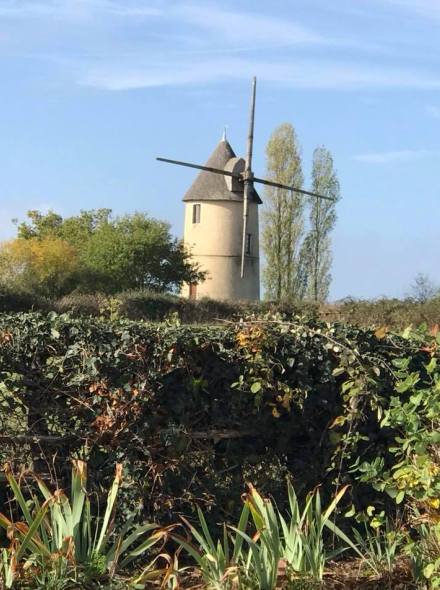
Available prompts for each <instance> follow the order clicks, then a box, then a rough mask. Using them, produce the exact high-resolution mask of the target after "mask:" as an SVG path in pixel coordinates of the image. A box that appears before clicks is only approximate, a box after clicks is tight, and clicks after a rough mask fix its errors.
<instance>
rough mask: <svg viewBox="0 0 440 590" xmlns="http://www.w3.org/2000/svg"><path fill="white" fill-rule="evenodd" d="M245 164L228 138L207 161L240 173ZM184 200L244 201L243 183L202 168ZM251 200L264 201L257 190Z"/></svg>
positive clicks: (221, 142)
mask: <svg viewBox="0 0 440 590" xmlns="http://www.w3.org/2000/svg"><path fill="white" fill-rule="evenodd" d="M244 164H245V162H244V160H243V158H238V157H237V156H236V155H235V152H234V150H233V149H232V147H231V144H230V143H229V141H228V140H227V139H222V140H221V141H220V142H219V144H218V145H217V147H216V148H215V150H214V151H213V152H212V154H211V156H210V158H209V159H208V161H207V162H206V166H209V167H210V168H218V169H220V170H226V171H228V172H237V173H238V174H239V173H241V172H243V170H244ZM183 201H198V202H199V201H243V185H242V184H240V183H239V182H238V181H236V180H235V179H233V178H231V177H230V176H229V177H228V176H222V175H221V174H215V173H213V172H207V171H206V170H202V171H201V172H199V174H198V175H197V178H196V179H195V180H194V182H193V183H192V185H191V186H190V188H189V189H188V191H187V192H186V194H185V196H184V197H183ZM251 201H253V202H254V203H258V204H260V203H261V202H262V201H261V199H260V197H259V196H258V193H257V192H256V191H255V190H254V191H253V192H252V195H251Z"/></svg>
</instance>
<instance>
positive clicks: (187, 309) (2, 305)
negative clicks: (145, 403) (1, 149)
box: [0, 287, 440, 329]
mask: <svg viewBox="0 0 440 590" xmlns="http://www.w3.org/2000/svg"><path fill="white" fill-rule="evenodd" d="M0 311H4V312H7V311H45V312H47V311H56V312H57V313H67V312H69V313H71V314H73V315H77V316H93V317H107V318H115V317H120V318H127V319H132V320H147V321H153V322H164V321H170V320H171V321H175V320H179V321H180V322H182V323H184V324H200V323H205V324H213V323H218V322H222V321H224V320H229V321H237V320H239V319H240V318H242V317H249V316H251V315H253V316H255V317H262V316H265V317H271V316H274V315H281V316H283V317H284V318H287V319H292V318H295V317H298V316H301V317H304V318H308V319H317V318H320V319H321V320H323V321H329V322H343V323H349V324H352V325H357V326H362V327H372V326H375V327H380V326H387V327H391V328H394V329H403V328H405V327H406V326H409V325H412V326H419V325H420V324H426V325H427V326H434V325H436V324H440V299H438V298H437V299H432V300H430V301H426V302H424V303H420V302H416V301H413V300H410V299H406V300H400V299H386V298H382V299H377V300H370V301H368V300H365V301H364V300H355V299H345V300H342V301H340V302H337V303H333V304H322V305H317V304H315V303H313V302H305V301H298V302H294V301H293V302H289V301H286V302H272V301H260V302H227V301H215V300H213V299H208V298H205V299H201V300H199V301H191V300H189V299H186V298H182V297H179V296H177V295H173V294H169V293H154V292H150V291H142V290H138V291H125V292H123V293H119V294H117V295H115V296H113V297H108V296H106V295H104V294H102V293H76V292H74V293H71V294H70V295H67V296H65V297H63V298H61V299H59V300H48V299H44V298H41V297H37V296H35V295H33V294H32V293H25V292H17V293H15V292H12V291H10V290H8V289H5V288H4V287H0Z"/></svg>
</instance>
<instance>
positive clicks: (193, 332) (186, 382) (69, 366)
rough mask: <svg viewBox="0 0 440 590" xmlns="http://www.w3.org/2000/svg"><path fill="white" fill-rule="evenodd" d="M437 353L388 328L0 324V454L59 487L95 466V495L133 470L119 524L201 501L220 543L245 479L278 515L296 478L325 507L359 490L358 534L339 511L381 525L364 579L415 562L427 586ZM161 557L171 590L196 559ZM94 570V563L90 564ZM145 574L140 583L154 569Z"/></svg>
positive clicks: (46, 320) (434, 498) (433, 334)
mask: <svg viewBox="0 0 440 590" xmlns="http://www.w3.org/2000/svg"><path fill="white" fill-rule="evenodd" d="M114 315H117V314H114ZM439 351H440V337H439V335H438V330H436V329H433V330H426V329H423V328H421V329H418V330H411V329H407V330H405V331H404V332H402V333H395V332H393V331H392V330H389V329H384V328H380V329H374V330H366V329H361V328H359V327H355V326H349V325H341V324H326V323H322V322H317V321H316V320H305V319H301V320H300V319H296V320H295V321H292V322H289V321H282V320H279V319H275V318H272V320H267V319H257V318H253V319H251V320H249V321H243V322H241V323H239V324H237V325H235V324H227V325H226V326H192V327H189V326H184V325H178V323H176V322H172V321H170V322H169V323H168V324H164V325H154V324H146V323H144V322H132V321H128V320H124V319H121V318H120V317H119V318H118V317H115V318H114V319H113V320H112V321H109V320H106V319H104V318H102V317H101V318H96V319H93V318H84V317H71V316H69V315H67V314H62V315H57V314H54V313H51V314H49V315H44V314H38V313H23V314H20V313H17V314H0V404H1V405H0V421H1V431H2V433H1V435H0V436H1V441H2V446H1V450H0V453H1V455H2V459H3V460H8V461H10V462H11V464H12V465H13V466H15V467H14V469H16V468H17V467H18V466H19V465H22V464H23V463H28V464H29V465H31V464H33V466H34V470H35V471H38V472H39V473H40V474H41V475H42V476H43V477H44V478H53V477H54V473H56V476H57V478H58V479H59V482H60V486H61V485H62V484H63V482H66V481H67V480H68V473H67V470H66V465H67V464H68V462H67V460H68V459H69V457H72V456H74V457H78V458H81V459H82V460H87V463H88V465H89V467H90V478H89V489H90V490H91V491H92V492H93V493H97V494H98V496H99V495H100V494H101V493H102V492H101V490H102V488H103V486H104V487H107V488H109V487H110V486H111V484H112V481H113V478H114V476H113V467H112V466H113V465H114V464H116V463H123V464H124V471H125V478H124V481H123V482H122V483H121V485H120V486H119V488H118V502H119V506H118V508H119V509H118V513H117V515H116V521H115V526H116V527H119V526H123V525H124V523H125V522H126V521H127V520H129V519H130V518H132V517H133V515H134V514H136V515H137V518H138V520H139V521H140V522H145V521H149V520H154V521H155V522H160V524H161V526H166V525H168V524H171V523H173V524H174V523H175V522H176V518H175V515H176V513H180V514H183V515H185V516H186V517H187V519H188V522H191V523H192V526H195V525H194V523H193V521H192V515H193V514H194V513H195V512H196V510H197V506H199V507H200V509H201V510H202V512H203V517H204V520H205V524H206V527H207V528H206V530H209V532H210V534H211V537H212V539H216V538H220V537H221V538H222V539H223V540H224V537H223V536H222V535H223V533H221V535H220V537H218V534H217V531H218V529H217V527H218V526H219V524H218V523H223V522H226V523H236V522H237V521H238V519H239V515H240V513H241V510H242V502H241V501H240V493H241V491H242V490H243V488H244V485H245V483H247V482H252V483H253V484H254V485H255V486H256V487H257V489H258V493H259V494H260V496H261V498H263V497H266V498H271V501H272V502H273V506H275V503H276V506H277V507H278V509H279V514H281V515H283V516H284V515H286V510H287V509H288V507H289V497H288V496H286V494H285V481H286V479H291V478H293V480H294V482H295V489H296V492H297V494H298V502H299V503H300V505H304V504H303V502H304V501H306V500H305V492H306V490H309V489H314V488H315V486H317V485H320V486H321V487H320V495H321V497H322V498H323V503H324V505H329V504H330V500H329V498H331V497H332V496H333V495H334V493H335V490H336V489H341V488H344V487H345V486H347V485H349V486H350V487H349V488H348V490H347V492H346V493H345V495H344V496H343V497H342V498H341V499H340V504H339V505H340V509H341V511H340V513H339V514H338V515H336V512H335V517H337V518H338V521H337V526H338V527H339V529H340V530H341V531H342V530H343V531H347V530H351V527H352V525H353V523H352V522H349V523H346V522H344V520H342V521H341V520H340V517H341V514H343V513H347V508H348V505H352V506H353V508H352V509H351V510H350V513H351V514H352V515H353V516H355V517H356V518H357V519H358V520H361V519H360V515H362V514H364V513H366V514H367V516H368V519H367V523H368V526H369V527H372V528H374V530H377V531H378V532H377V538H376V537H375V536H374V537H372V538H369V537H368V535H367V536H366V535H363V533H362V529H360V531H361V535H362V538H363V539H366V541H367V543H368V544H369V547H367V548H365V547H364V548H363V549H362V548H361V546H360V545H361V541H360V538H358V542H359V547H358V549H359V550H360V551H361V553H363V560H362V563H366V561H368V559H369V560H370V567H369V568H367V569H368V571H370V572H373V573H374V575H375V576H376V577H377V576H379V575H380V576H382V577H381V579H382V578H383V579H385V578H384V576H385V575H387V576H388V578H389V577H390V576H391V577H395V576H396V571H397V570H398V571H399V572H401V573H402V576H404V575H405V576H407V575H408V576H409V575H411V574H410V572H411V567H410V564H411V563H412V564H413V571H414V576H416V577H417V578H418V579H419V580H420V584H425V585H426V587H435V585H434V584H436V583H437V581H436V580H437V578H438V577H439V575H438V555H437V554H436V551H437V550H438V531H437V528H436V527H438V521H439V518H440V517H439V514H440V505H439V502H440V498H439V478H440V475H439V467H440V464H439V438H438V431H439V429H440V425H439V422H438V416H439V415H440V414H439V409H440V408H439V403H440V402H439V395H440V369H439V365H438V359H439ZM48 487H49V488H50V487H51V486H48ZM0 492H1V489H0ZM49 497H50V494H49V495H48V498H47V499H48V500H49ZM45 501H46V500H45ZM50 502H51V501H49V505H50ZM314 502H316V496H315V499H314ZM40 504H41V506H43V504H44V502H40ZM313 506H315V507H316V504H313ZM274 510H275V509H274ZM2 512H3V513H5V510H4V509H3V510H2ZM316 512H317V510H315V513H316ZM276 514H277V513H276ZM395 515H398V516H399V518H400V519H401V520H404V525H403V532H404V535H403V537H404V538H403V540H402V543H403V546H404V550H403V549H401V548H400V545H399V547H397V546H395V545H393V543H394V541H393V539H394V540H395V537H394V536H393V535H394V530H393V529H391V533H392V534H390V535H388V534H387V533H386V529H385V527H386V525H385V523H386V522H387V520H388V521H389V522H394V518H395ZM409 515H412V516H411V518H409ZM46 517H47V514H46V515H44V518H46ZM284 518H286V516H284ZM9 520H11V519H10V518H9ZM11 522H12V520H11ZM286 522H287V521H286ZM311 522H315V516H313V517H311ZM203 526H205V525H203ZM313 526H314V525H312V524H310V526H308V527H307V528H308V530H309V531H311V530H313ZM226 530H227V531H228V530H229V533H230V534H232V532H231V529H226ZM368 530H369V529H368ZM399 530H400V529H399ZM382 531H383V532H382ZM243 532H244V533H245V534H249V532H250V530H249V528H248V530H247V531H243ZM236 534H237V533H236V532H234V536H235V535H236ZM283 534H284V533H283ZM374 535H376V533H374ZM331 536H333V535H331ZM336 536H337V535H336ZM234 538H235V537H234ZM261 538H262V537H261ZM316 538H317V539H319V535H316ZM351 538H353V537H352V536H351ZM228 539H229V542H231V537H230V536H229V537H228ZM253 541H254V542H255V543H256V542H257V541H256V540H255V539H253ZM188 542H189V541H188ZM323 542H324V544H325V543H326V539H325V535H324V541H323ZM346 543H347V542H346ZM214 545H215V551H217V549H218V546H217V544H216V543H214ZM244 545H246V542H245V541H244ZM224 547H225V545H224V542H223V541H222V546H221V548H220V549H221V550H220V549H219V553H217V557H215V559H217V560H220V558H222V556H221V551H223V553H225V551H226V550H225V548H224ZM324 548H325V551H326V552H327V551H328V550H329V548H328V547H326V546H324ZM196 550H197V551H199V549H198V548H196ZM351 551H352V552H353V551H354V549H353V548H352V549H351ZM183 553H184V552H182V555H181V556H180V557H182V556H183ZM212 553H213V552H212ZM316 555H317V556H318V557H317V558H316V559H315V560H314V561H313V563H314V565H313V567H312V566H310V565H309V566H307V567H308V570H309V571H310V570H312V571H313V572H314V573H313V577H314V578H316V579H319V577H320V576H322V575H323V573H322V572H323V567H324V566H323V562H322V560H320V558H319V555H322V552H321V549H320V550H319V551H317V552H316ZM368 555H369V557H368ZM353 557H354V554H353V553H351V556H350V553H349V552H346V553H344V559H352V558H353ZM2 559H3V561H2V563H3V573H4V577H5V578H6V577H7V576H8V575H10V574H8V572H11V571H13V566H14V564H13V562H11V560H10V554H8V553H4V554H3V557H2ZM161 559H162V561H163V560H164V559H165V558H161ZM308 559H309V558H308ZM162 561H161V564H162ZM165 561H166V560H165ZM166 563H167V567H168V571H169V580H170V584H174V582H173V581H172V580H174V581H175V579H176V576H179V575H180V574H179V573H178V572H177V570H179V569H181V568H184V567H186V566H187V565H188V564H187V562H185V561H183V562H182V563H178V564H176V562H175V561H173V560H172V559H171V558H170V561H166ZM211 563H212V562H211ZM225 563H228V560H227V559H225ZM324 563H326V562H324ZM382 564H385V566H386V567H385V566H384V567H383V571H382V570H381V568H382ZM393 564H394V565H393ZM140 565H142V564H140ZM209 565H210V564H207V567H208V566H209ZM230 565H231V566H232V567H235V565H232V564H230ZM11 566H12V569H11ZM101 566H102V563H101V562H100V561H99V560H98V561H97V562H93V567H92V569H94V570H95V571H96V570H99V569H100V568H101ZM379 566H380V567H379ZM161 567H162V565H161ZM225 567H226V569H227V568H228V567H229V566H225ZM327 567H328V566H327ZM330 567H334V566H333V565H331V566H330ZM374 568H376V570H377V571H375V572H374V571H373V570H374ZM101 569H102V568H101ZM144 569H145V574H144V577H143V578H141V579H145V580H146V579H148V576H149V575H150V574H151V575H152V572H153V571H155V566H154V567H153V566H152V567H151V568H150V571H148V567H146V568H144ZM287 569H288V568H286V570H285V573H286V575H287ZM358 569H359V568H358ZM228 571H231V570H230V569H229V570H228ZM359 571H362V572H364V573H365V571H366V570H365V568H364V567H361V569H360V570H359ZM373 573H372V574H371V575H373ZM63 575H64V574H63ZM66 575H70V574H68V573H66ZM138 575H140V573H139V572H138ZM231 575H232V574H231ZM325 575H326V567H324V575H323V577H324V579H325ZM363 575H364V574H363ZM365 575H366V574H365ZM232 579H233V578H230V580H229V581H231V583H233V582H232ZM393 579H394V578H393ZM405 579H406V578H405ZM302 581H303V580H300V581H298V580H295V582H294V583H295V584H299V583H302ZM45 583H47V584H48V585H49V582H48V581H47V580H46V582H45ZM249 583H251V582H249ZM252 583H254V582H252ZM292 583H293V582H292ZM429 585H430V586H429ZM251 587H252V586H249V588H251ZM422 587H423V586H422Z"/></svg>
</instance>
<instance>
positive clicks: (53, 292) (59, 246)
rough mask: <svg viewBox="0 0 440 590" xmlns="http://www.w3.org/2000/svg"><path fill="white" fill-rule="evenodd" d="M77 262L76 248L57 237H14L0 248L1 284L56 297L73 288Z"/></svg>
mask: <svg viewBox="0 0 440 590" xmlns="http://www.w3.org/2000/svg"><path fill="white" fill-rule="evenodd" d="M78 262H79V261H78V256H77V253H76V250H75V248H73V246H71V245H70V244H68V243H67V242H66V241H65V240H61V239H60V238H56V237H51V236H48V237H44V238H42V239H39V240H25V239H22V238H17V239H15V240H11V241H9V242H5V243H3V244H1V246H0V282H1V283H3V284H5V285H7V286H9V287H13V288H16V289H23V290H26V291H32V292H34V293H36V294H39V295H44V296H50V297H57V296H59V295H61V294H63V293H65V292H66V290H68V289H69V286H71V285H72V281H73V277H74V275H75V273H76V271H77V269H78Z"/></svg>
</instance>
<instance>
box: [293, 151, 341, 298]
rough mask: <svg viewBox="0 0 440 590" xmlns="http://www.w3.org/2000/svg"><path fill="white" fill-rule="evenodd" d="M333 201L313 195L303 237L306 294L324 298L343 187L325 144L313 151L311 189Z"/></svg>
mask: <svg viewBox="0 0 440 590" xmlns="http://www.w3.org/2000/svg"><path fill="white" fill-rule="evenodd" d="M311 190H312V191H313V192H314V193H318V194H320V195H325V196H327V197H332V198H333V199H334V201H333V202H332V201H327V200H325V199H317V198H314V197H310V201H309V203H310V217H309V221H310V223H309V226H310V230H309V232H308V234H307V236H306V238H305V240H304V244H303V249H302V252H303V254H302V256H303V259H304V263H305V269H306V274H307V278H306V281H307V297H308V298H310V299H312V300H313V301H325V300H326V299H327V297H328V293H329V288H330V282H331V273H330V269H331V264H332V253H331V232H332V230H333V228H334V226H335V223H336V207H335V205H336V202H337V201H338V200H339V199H340V186H339V180H338V177H337V173H336V170H335V168H334V164H333V157H332V155H331V153H330V152H329V150H327V149H326V148H325V147H324V146H320V147H317V148H316V149H315V151H314V152H313V169H312V189H311Z"/></svg>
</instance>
